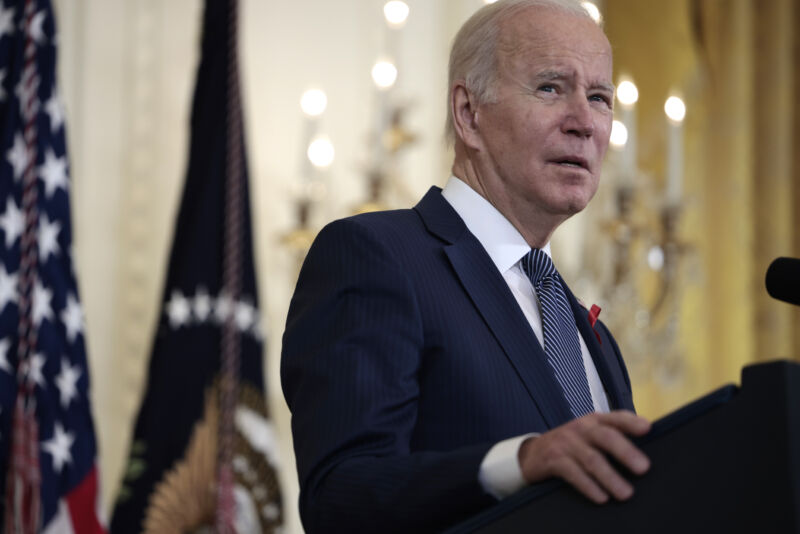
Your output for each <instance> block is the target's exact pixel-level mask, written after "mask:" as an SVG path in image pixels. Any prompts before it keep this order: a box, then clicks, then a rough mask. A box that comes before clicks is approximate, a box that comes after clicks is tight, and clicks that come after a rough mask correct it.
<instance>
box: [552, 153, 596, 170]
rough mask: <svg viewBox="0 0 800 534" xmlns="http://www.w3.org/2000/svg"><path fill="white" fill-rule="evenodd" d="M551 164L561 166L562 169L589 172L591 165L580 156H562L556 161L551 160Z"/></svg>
mask: <svg viewBox="0 0 800 534" xmlns="http://www.w3.org/2000/svg"><path fill="white" fill-rule="evenodd" d="M550 162H551V163H555V164H556V165H561V166H562V167H568V168H573V169H584V170H587V171H588V170H589V163H588V162H587V161H586V160H585V159H583V158H581V157H578V156H562V157H558V158H555V159H552V160H550Z"/></svg>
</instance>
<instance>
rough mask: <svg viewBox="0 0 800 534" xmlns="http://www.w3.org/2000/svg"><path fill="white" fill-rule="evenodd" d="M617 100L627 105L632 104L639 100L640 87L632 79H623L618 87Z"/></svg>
mask: <svg viewBox="0 0 800 534" xmlns="http://www.w3.org/2000/svg"><path fill="white" fill-rule="evenodd" d="M617 100H619V101H620V103H621V104H624V105H626V106H632V105H634V104H635V103H636V101H637V100H639V89H637V88H636V84H635V83H633V82H632V81H630V80H623V81H622V82H620V84H619V87H617Z"/></svg>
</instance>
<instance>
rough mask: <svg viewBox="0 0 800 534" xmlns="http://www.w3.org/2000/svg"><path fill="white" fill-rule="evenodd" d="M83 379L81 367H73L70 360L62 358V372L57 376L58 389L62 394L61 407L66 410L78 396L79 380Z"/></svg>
mask: <svg viewBox="0 0 800 534" xmlns="http://www.w3.org/2000/svg"><path fill="white" fill-rule="evenodd" d="M80 377H81V371H80V367H78V366H77V365H76V366H75V367H71V366H70V364H69V360H67V359H66V358H61V372H60V373H59V374H58V376H56V387H58V392H59V393H60V394H61V406H63V407H64V409H65V410H66V409H67V407H69V403H70V402H71V401H72V399H74V398H75V397H77V396H78V388H77V387H76V386H77V384H78V379H79V378H80Z"/></svg>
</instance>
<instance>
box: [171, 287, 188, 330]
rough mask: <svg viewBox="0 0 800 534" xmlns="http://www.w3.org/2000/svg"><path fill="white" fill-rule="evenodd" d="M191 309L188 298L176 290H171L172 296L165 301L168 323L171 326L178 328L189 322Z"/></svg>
mask: <svg viewBox="0 0 800 534" xmlns="http://www.w3.org/2000/svg"><path fill="white" fill-rule="evenodd" d="M191 315H192V310H191V308H190V307H189V300H188V299H187V298H186V297H184V296H183V294H182V293H181V292H180V291H178V290H173V291H172V296H171V297H170V299H169V302H168V303H167V316H169V325H170V326H171V327H172V328H178V327H179V326H183V325H185V324H187V323H188V322H189V319H190V318H191Z"/></svg>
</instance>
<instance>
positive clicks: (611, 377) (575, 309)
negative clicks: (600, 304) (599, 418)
mask: <svg viewBox="0 0 800 534" xmlns="http://www.w3.org/2000/svg"><path fill="white" fill-rule="evenodd" d="M561 283H562V284H563V286H564V290H565V293H566V294H567V299H568V300H569V303H570V306H572V314H573V315H574V316H575V323H576V324H577V325H578V331H579V332H580V333H581V336H583V341H584V342H586V347H587V348H588V349H589V353H590V354H591V355H592V361H594V366H595V368H596V369H597V374H598V375H599V376H600V380H601V381H602V382H603V386H604V387H605V390H606V395H608V402H609V405H610V408H611V409H612V410H614V409H619V408H623V407H624V403H623V402H622V399H621V398H620V394H621V392H622V391H624V390H625V384H624V383H623V382H622V376H621V375H620V373H619V372H616V373H615V372H613V371H612V369H611V366H612V365H614V364H615V363H614V362H616V360H617V358H616V355H615V354H613V351H614V349H613V348H612V347H610V346H609V345H610V343H606V344H605V345H601V344H600V343H599V342H598V340H597V335H596V334H595V331H594V330H593V329H592V326H591V325H590V324H589V312H588V310H587V309H586V308H584V307H583V306H581V304H580V303H579V302H578V299H576V298H575V295H573V294H572V291H570V289H569V287H567V284H566V282H564V280H563V279H562V280H561Z"/></svg>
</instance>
